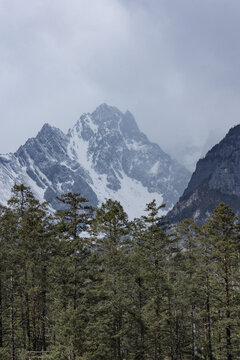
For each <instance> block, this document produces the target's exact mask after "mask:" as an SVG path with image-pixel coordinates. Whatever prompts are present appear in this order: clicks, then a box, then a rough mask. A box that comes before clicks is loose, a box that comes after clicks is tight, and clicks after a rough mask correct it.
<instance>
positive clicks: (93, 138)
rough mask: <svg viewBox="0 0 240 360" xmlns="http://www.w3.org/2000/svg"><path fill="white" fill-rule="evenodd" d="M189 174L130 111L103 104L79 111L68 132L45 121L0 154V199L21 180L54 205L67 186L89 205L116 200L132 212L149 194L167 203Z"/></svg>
mask: <svg viewBox="0 0 240 360" xmlns="http://www.w3.org/2000/svg"><path fill="white" fill-rule="evenodd" d="M189 177H190V174H189V172H188V171H187V170H186V169H185V168H184V167H183V166H181V165H180V164H178V163H177V162H176V161H175V160H172V159H171V158H170V156H169V155H167V154H166V153H165V152H163V151H162V149H161V148H160V147H159V145H157V144H154V143H151V142H150V141H149V140H148V138H147V137H146V136H145V135H144V134H143V133H142V132H140V130H139V129H138V126H137V124H136V121H135V119H134V117H133V116H132V114H131V113H130V112H128V111H127V112H126V113H125V114H123V113H122V112H121V111H119V110H118V109H117V108H116V107H111V106H108V105H106V104H102V105H100V106H99V107H98V108H97V109H96V110H95V111H94V112H93V113H92V114H83V115H82V116H81V117H80V119H79V120H78V121H77V123H76V124H75V125H74V126H73V128H72V129H70V130H69V132H68V134H64V133H63V132H62V131H61V130H59V129H57V128H54V127H51V126H50V125H48V124H45V125H44V126H43V128H42V129H41V131H40V132H39V133H38V135H37V136H36V137H35V138H31V139H29V140H28V141H27V142H26V143H25V145H23V146H21V147H20V148H19V149H18V150H17V152H16V153H14V154H9V155H2V156H0V186H1V189H2V191H1V194H0V202H2V203H6V200H7V199H8V198H9V197H10V189H11V187H12V185H13V184H14V182H17V183H21V182H23V183H24V184H26V185H28V186H30V187H31V188H32V190H33V191H34V193H35V194H36V195H37V196H38V197H39V199H40V200H47V201H49V202H50V204H51V206H52V207H53V208H57V207H58V202H57V200H56V195H58V194H60V193H64V192H68V191H72V192H80V193H82V194H83V195H84V196H85V197H86V198H87V199H89V200H90V202H91V203H92V204H93V205H94V206H97V205H98V204H99V203H101V202H102V201H104V200H105V199H107V198H112V199H116V200H119V201H120V202H121V203H122V205H123V206H124V207H125V209H126V211H127V212H128V213H129V215H130V217H134V216H139V215H140V213H142V212H143V209H144V207H145V204H146V202H149V201H151V200H152V199H153V198H156V200H157V201H158V202H162V201H163V202H165V203H166V204H167V207H168V208H169V207H171V206H172V205H173V204H174V203H175V202H176V201H177V199H178V198H179V196H180V195H181V193H182V191H183V189H184V188H185V187H186V184H187V181H188V179H189Z"/></svg>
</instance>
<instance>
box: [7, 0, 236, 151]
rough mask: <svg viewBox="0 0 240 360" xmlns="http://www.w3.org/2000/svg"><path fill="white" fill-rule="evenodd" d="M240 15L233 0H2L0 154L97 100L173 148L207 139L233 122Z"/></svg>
mask: <svg viewBox="0 0 240 360" xmlns="http://www.w3.org/2000/svg"><path fill="white" fill-rule="evenodd" d="M239 19H240V1H238V0H21V1H19V0H0V125H1V131H0V153H5V152H10V151H15V150H16V149H17V147H18V146H19V145H21V144H23V143H24V142H25V141H26V140H27V138H29V137H32V136H35V135H36V133H37V132H38V131H39V130H40V128H41V126H42V125H43V124H44V123H45V122H48V123H50V124H51V125H54V126H56V127H59V128H61V129H62V130H63V131H67V129H68V128H69V127H71V126H72V125H73V124H74V123H75V121H76V120H77V119H78V118H79V116H80V115H81V114H82V113H83V112H89V111H90V112H92V111H93V110H94V109H95V108H96V107H97V106H98V105H99V104H100V103H103V102H106V103H108V104H109V105H115V106H117V107H119V109H120V110H122V111H125V110H126V109H128V110H130V111H131V112H132V113H133V114H134V116H135V118H136V120H137V122H138V124H139V127H140V129H141V130H142V131H143V132H145V133H146V134H147V135H148V136H149V138H150V139H151V140H153V141H156V142H158V143H159V144H160V145H161V146H162V148H163V149H164V150H166V151H169V152H171V153H172V154H175V155H176V156H177V154H180V153H181V151H182V149H183V148H184V147H185V146H197V147H201V148H202V147H204V146H206V145H205V143H206V142H207V144H212V143H214V142H215V141H217V140H219V139H220V138H221V137H222V136H223V135H224V134H225V132H227V131H228V129H229V128H230V127H231V126H233V125H236V124H238V123H240V36H239V34H240V21H239ZM207 146H208V145H207Z"/></svg>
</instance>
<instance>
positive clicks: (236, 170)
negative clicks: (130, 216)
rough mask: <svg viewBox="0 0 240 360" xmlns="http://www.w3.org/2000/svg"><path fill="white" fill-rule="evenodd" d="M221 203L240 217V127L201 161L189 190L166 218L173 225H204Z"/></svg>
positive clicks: (232, 131) (236, 127)
mask: <svg viewBox="0 0 240 360" xmlns="http://www.w3.org/2000/svg"><path fill="white" fill-rule="evenodd" d="M221 201H223V202H225V203H226V204H228V205H229V206H230V207H232V209H233V210H234V211H235V212H236V213H238V215H240V125H238V126H235V127H234V128H232V129H231V130H230V131H229V133H228V134H227V135H226V136H225V138H224V139H223V140H222V141H221V142H220V143H219V144H217V145H215V146H214V147H213V148H212V149H211V150H210V151H209V152H208V153H207V155H206V156H205V158H204V159H200V160H199V161H198V163H197V166H196V170H195V172H194V173H193V175H192V177H191V180H190V182H189V184H188V187H187V188H186V190H185V191H184V193H183V195H182V197H181V198H180V199H179V201H178V203H177V204H176V205H175V206H174V208H173V209H172V210H171V211H170V212H169V213H168V216H167V217H168V219H169V220H170V221H171V222H178V221H180V220H182V219H184V218H195V219H196V220H197V221H198V222H199V223H202V222H204V221H205V220H206V219H207V218H208V217H209V215H210V213H211V212H212V211H213V210H214V209H215V208H216V206H217V205H218V204H219V202H221Z"/></svg>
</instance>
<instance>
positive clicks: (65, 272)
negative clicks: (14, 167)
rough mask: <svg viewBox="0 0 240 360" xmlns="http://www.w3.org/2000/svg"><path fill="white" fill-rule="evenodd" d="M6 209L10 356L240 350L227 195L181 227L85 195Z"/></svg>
mask: <svg viewBox="0 0 240 360" xmlns="http://www.w3.org/2000/svg"><path fill="white" fill-rule="evenodd" d="M58 201H59V210H57V211H56V212H55V214H52V213H49V211H48V207H47V204H46V203H40V202H39V201H38V200H37V199H36V198H35V197H34V196H33V194H32V192H31V190H30V189H29V188H28V187H25V186H24V185H15V186H14V187H13V189H12V196H11V198H10V199H9V201H8V206H6V207H4V206H1V207H0V359H1V360H21V359H22V360H27V359H46V360H47V359H49V360H50V359H51V360H188V359H189V360H200V359H201V360H235V359H236V360H237V359H240V268H239V263H240V241H239V238H240V227H239V223H238V219H237V216H236V215H235V214H234V212H233V211H232V210H231V209H230V208H229V207H228V206H227V205H225V204H224V203H220V204H219V205H218V207H217V208H216V209H215V210H214V212H213V213H212V214H211V216H210V219H209V220H208V221H207V223H205V224H204V225H202V226H199V225H198V224H196V223H195V222H194V220H193V219H186V220H184V221H182V222H181V223H179V224H177V225H174V226H170V225H169V224H167V223H166V222H165V219H164V218H163V217H162V216H160V215H159V213H161V210H162V208H163V207H164V205H161V204H160V205H159V204H156V201H155V200H153V201H152V202H151V203H149V204H147V205H146V209H145V215H144V216H142V217H141V218H137V219H135V220H134V221H129V220H128V216H127V214H126V213H125V211H124V209H123V208H122V206H121V204H120V203H119V202H117V201H113V200H110V199H109V200H107V201H106V202H105V203H103V204H102V205H101V207H100V208H99V209H93V208H92V207H91V206H90V205H89V203H88V201H87V200H86V199H85V198H83V197H82V196H81V194H76V193H67V194H62V195H60V196H59V197H58Z"/></svg>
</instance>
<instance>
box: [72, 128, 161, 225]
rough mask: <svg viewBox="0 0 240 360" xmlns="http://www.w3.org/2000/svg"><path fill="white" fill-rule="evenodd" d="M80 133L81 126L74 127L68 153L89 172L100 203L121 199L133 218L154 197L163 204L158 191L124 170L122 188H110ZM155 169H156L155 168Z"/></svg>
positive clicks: (138, 215)
mask: <svg viewBox="0 0 240 360" xmlns="http://www.w3.org/2000/svg"><path fill="white" fill-rule="evenodd" d="M78 134H79V128H78V129H74V130H73V131H72V132H71V134H70V135H71V138H70V142H69V146H68V155H69V157H70V158H72V159H74V160H77V161H78V162H79V163H80V164H81V165H82V166H83V167H84V169H85V170H86V171H87V172H88V175H89V176H90V178H91V180H92V184H90V186H91V187H92V189H93V191H94V192H95V193H97V195H98V200H99V202H100V203H102V202H104V201H106V200H107V199H109V198H111V199H112V200H117V201H120V203H121V205H122V206H123V208H124V210H125V211H126V213H127V214H128V216H129V218H130V219H131V220H132V219H134V217H140V216H142V215H143V214H144V209H145V207H146V204H147V203H149V202H151V201H152V200H153V199H155V200H156V201H157V204H159V205H160V204H162V202H163V197H162V195H160V194H158V193H156V192H155V193H149V191H148V189H147V188H146V187H144V186H143V185H142V184H141V183H140V182H139V181H137V180H134V179H132V178H130V177H128V176H127V175H126V174H125V173H123V172H121V173H120V174H118V175H119V176H118V178H119V180H120V183H121V188H120V189H119V190H118V191H114V190H112V189H109V187H108V180H107V176H106V175H105V174H99V173H97V172H96V171H95V169H94V167H93V163H92V159H91V156H89V154H88V145H89V143H88V141H85V140H83V138H82V137H81V136H79V135H78ZM134 148H135V149H136V144H135V145H134ZM157 166H158V164H157ZM153 170H154V171H155V169H153ZM165 213H166V212H165V211H162V215H163V214H165Z"/></svg>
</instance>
